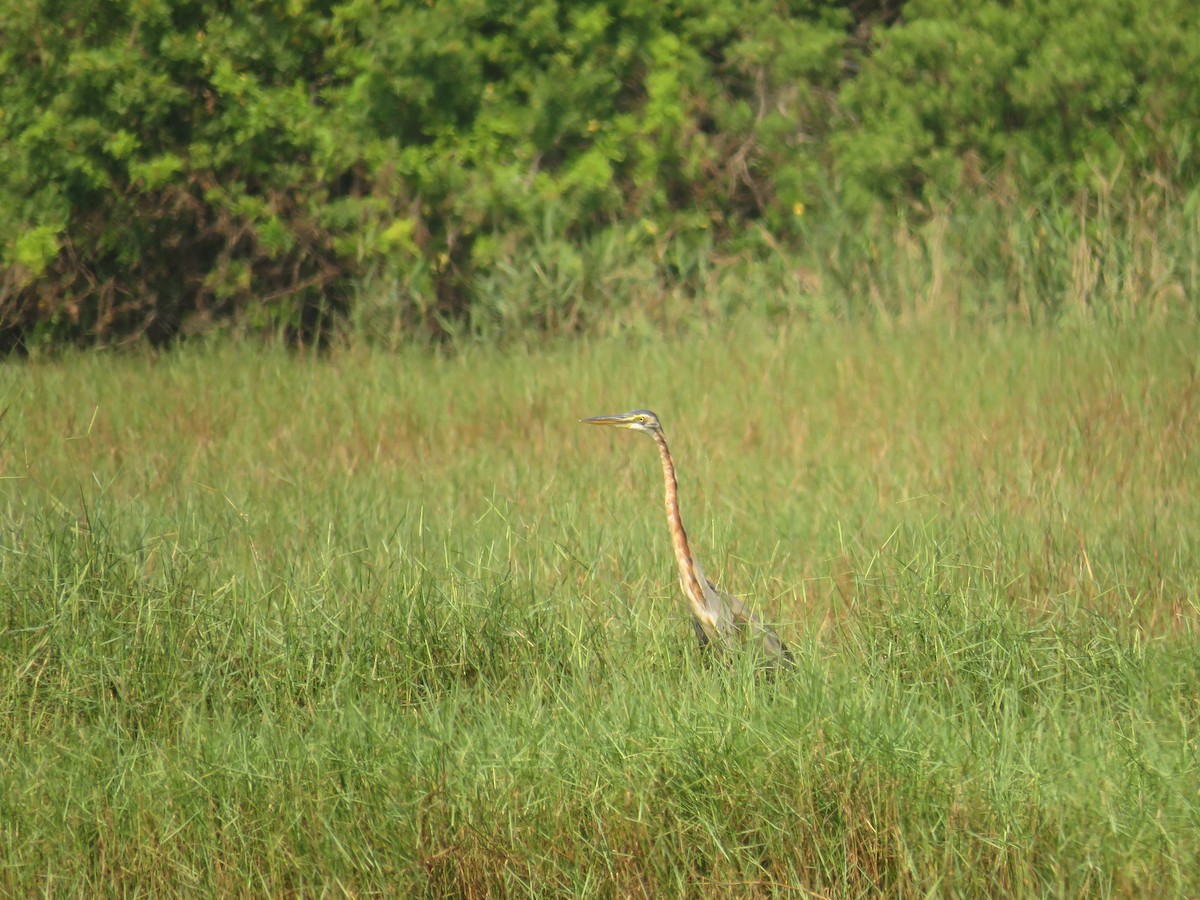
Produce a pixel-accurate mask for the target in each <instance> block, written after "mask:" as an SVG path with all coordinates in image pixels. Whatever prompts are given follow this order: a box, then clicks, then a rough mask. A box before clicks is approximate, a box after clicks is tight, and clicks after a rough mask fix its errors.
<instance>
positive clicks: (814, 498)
mask: <svg viewBox="0 0 1200 900" xmlns="http://www.w3.org/2000/svg"><path fill="white" fill-rule="evenodd" d="M1197 346H1200V329H1198V328H1197V327H1196V326H1194V325H1176V326H1173V327H1165V326H1126V327H1122V328H1117V327H1105V326H1099V325H1092V324H1087V323H1084V322H1080V323H1077V324H1075V325H1071V324H1063V325H1061V326H1060V327H1056V328H1052V329H1051V328H1045V329H1026V328H1018V327H1012V326H987V327H983V326H981V327H978V328H963V327H960V328H958V329H957V330H955V331H950V330H946V329H938V328H934V327H919V326H913V327H899V328H893V329H886V328H882V327H879V328H871V327H867V326H861V327H855V326H821V327H809V328H800V327H782V328H767V327H766V326H762V325H757V324H755V323H754V322H751V321H745V322H742V323H740V324H737V325H736V326H734V327H733V329H732V330H731V331H729V332H719V333H718V332H717V331H715V330H714V331H713V332H712V333H703V332H692V333H691V334H689V335H688V336H686V337H683V338H677V339H673V340H670V339H664V338H657V337H638V338H627V339H617V338H613V339H609V340H599V341H593V342H564V343H561V344H552V345H550V346H547V347H544V348H542V349H537V350H522V349H510V350H508V351H500V350H491V349H482V348H480V349H471V348H467V349H465V350H464V351H463V352H461V353H458V354H456V355H454V356H438V355H434V354H431V353H428V352H424V351H419V350H402V351H400V352H398V353H395V354H384V353H376V352H370V351H366V350H342V351H337V352H334V353H332V354H331V355H329V356H327V357H320V358H315V357H305V356H299V357H297V356H294V355H288V354H286V353H283V352H276V351H270V350H267V351H264V350H262V349H261V348H252V347H248V346H226V347H220V348H210V349H203V348H184V349H183V350H182V351H180V352H175V353H172V354H166V355H162V356H141V355H133V356H112V355H77V356H68V357H66V358H63V359H60V360H57V361H54V362H37V361H34V362H31V363H29V364H26V365H23V366H14V365H10V366H8V367H7V368H5V369H4V370H3V372H2V373H0V379H2V382H0V405H6V406H7V407H8V413H7V416H6V417H5V418H4V419H3V421H2V422H0V438H2V440H3V443H2V446H0V465H2V469H0V476H2V477H3V480H2V481H0V491H2V499H0V545H2V546H0V596H2V597H3V605H2V607H0V676H2V677H0V847H2V851H0V893H4V894H13V895H27V894H32V893H38V892H46V893H55V894H77V893H85V892H86V893H90V892H92V891H96V890H99V891H102V892H105V893H121V894H126V893H127V894H139V893H142V894H156V895H157V894H162V893H164V892H167V891H171V892H194V891H203V892H216V891H220V892H222V893H234V894H238V893H269V894H287V893H300V894H320V893H331V894H335V895H339V894H369V893H374V892H379V893H387V894H396V893H412V892H418V893H433V894H440V893H449V894H455V895H470V896H483V895H497V894H515V895H527V894H536V895H543V894H554V893H558V894H563V895H570V896H587V895H599V896H627V895H633V896H637V895H643V896H669V895H676V894H690V895H696V896H711V895H726V894H727V895H746V894H773V893H787V889H788V887H789V886H795V887H799V888H801V889H803V890H807V891H811V892H813V893H815V894H819V895H822V896H852V895H862V894H873V893H883V894H886V895H899V896H919V895H922V896H923V895H926V894H930V893H933V894H947V895H957V894H965V895H994V894H996V893H1001V892H1004V893H1017V894H1027V895H1039V896H1041V895H1046V894H1066V895H1077V894H1087V895H1097V894H1099V895H1118V896H1145V895H1147V894H1154V895H1162V894H1177V895H1195V894H1197V893H1200V858H1198V857H1200V771H1198V769H1197V764H1198V761H1200V760H1198V756H1197V740H1198V738H1200V733H1198V732H1200V727H1198V726H1200V722H1198V716H1200V701H1198V699H1197V698H1200V654H1198V653H1197V651H1198V649H1200V648H1198V647H1197V617H1198V616H1200V552H1198V551H1200V546H1198V541H1197V535H1198V533H1200V531H1198V523H1200V457H1198V456H1197V451H1196V449H1195V448H1196V447H1197V446H1200V371H1198V369H1197V363H1196V358H1197V357H1196V353H1195V348H1196V347H1197ZM636 406H649V407H651V408H653V409H655V410H656V411H657V412H658V413H659V414H660V416H661V417H662V419H663V423H664V426H665V428H666V431H667V435H668V438H669V439H670V440H671V441H672V446H673V449H674V451H675V455H676V457H677V463H678V465H679V469H680V481H681V483H680V490H681V496H682V502H683V506H684V509H683V513H684V516H685V519H686V521H687V523H688V525H689V528H690V532H691V534H692V538H693V542H694V544H695V545H696V550H697V552H698V554H699V555H700V557H701V559H702V560H703V561H704V562H705V566H706V569H707V570H708V572H709V574H710V575H711V576H713V577H714V579H715V580H717V581H718V582H719V583H721V584H722V586H724V587H726V588H728V589H732V590H734V591H736V592H738V593H741V594H745V595H748V596H749V597H750V598H751V599H752V601H753V602H754V604H755V605H756V606H757V607H758V608H759V609H761V610H762V611H763V612H764V613H765V614H766V615H767V617H768V618H769V619H770V620H772V621H773V622H775V623H776V624H777V625H778V627H779V630H780V632H781V633H782V634H783V635H784V636H785V638H787V639H788V640H789V641H790V643H791V644H792V645H793V647H794V649H795V651H796V656H797V660H798V664H797V667H796V670H795V671H794V672H791V673H786V674H784V675H782V676H781V677H779V678H777V679H776V680H774V681H771V680H767V679H764V678H762V677H760V676H758V675H756V673H755V671H754V668H753V661H752V660H751V659H749V658H737V659H734V660H733V662H732V664H731V665H730V666H716V667H706V666H705V665H704V664H703V663H702V661H701V660H699V659H698V658H697V654H696V652H695V649H694V647H693V646H692V643H691V641H692V638H691V631H690V627H689V626H688V624H687V622H686V618H685V613H684V609H683V605H682V601H681V599H680V597H679V595H678V587H677V584H676V581H675V575H674V571H673V561H672V559H671V556H670V549H669V545H668V542H667V539H666V529H665V526H664V523H663V521H662V502H661V486H660V484H659V481H658V478H659V472H658V464H657V460H656V459H655V455H654V450H653V447H652V446H651V445H650V443H649V442H648V441H646V440H645V439H643V438H641V437H639V436H638V435H633V434H628V433H615V434H608V433H607V432H601V431H597V430H594V429H585V428H583V427H582V426H579V425H577V424H576V419H577V418H578V417H579V416H582V415H590V414H598V413H608V412H618V411H622V410H624V409H628V408H631V407H636Z"/></svg>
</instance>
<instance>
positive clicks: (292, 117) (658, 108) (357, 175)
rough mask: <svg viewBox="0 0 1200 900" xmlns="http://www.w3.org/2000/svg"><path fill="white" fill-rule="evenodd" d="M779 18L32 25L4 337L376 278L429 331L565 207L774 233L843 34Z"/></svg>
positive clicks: (7, 89) (11, 112)
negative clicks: (808, 120) (384, 271)
mask: <svg viewBox="0 0 1200 900" xmlns="http://www.w3.org/2000/svg"><path fill="white" fill-rule="evenodd" d="M772 9H773V7H772V6H771V5H770V4H768V3H765V2H760V3H758V4H755V5H754V7H753V8H752V9H749V10H748V9H746V8H745V7H744V6H743V5H739V4H734V3H725V4H723V5H718V6H715V7H710V6H708V5H696V6H689V5H684V6H681V7H673V8H672V7H645V6H644V5H638V4H625V3H613V4H599V5H595V6H592V7H580V8H574V9H567V8H560V6H559V4H557V3H554V2H549V0H538V2H529V3H525V4H521V5H519V6H517V7H513V6H512V5H511V4H500V3H487V2H475V3H468V4H456V5H454V6H446V5H432V4H425V3H416V2H392V3H384V4H365V3H354V2H351V3H344V4H339V5H321V4H282V3H272V4H265V5H264V4H260V5H257V6H254V7H246V8H238V9H236V10H227V9H226V8H225V7H224V6H223V5H220V4H211V3H196V4H189V5H186V6H183V7H179V6H172V5H170V4H162V3H150V4H146V3H134V2H117V3H111V4H107V5H106V6H105V7H104V9H103V11H102V12H101V13H99V14H97V13H96V12H95V11H94V10H93V9H92V8H91V7H90V6H89V7H88V8H87V9H86V10H85V9H84V8H83V7H82V6H79V5H78V4H75V3H72V2H60V3H49V2H43V3H40V4H34V5H32V6H29V7H27V8H26V9H25V11H24V12H22V13H19V14H15V15H14V16H13V17H12V18H11V20H10V21H9V22H8V23H7V28H6V31H7V34H6V42H5V46H4V48H3V50H2V51H0V53H2V54H3V56H2V57H0V65H2V68H3V71H4V73H5V79H4V82H3V84H4V86H3V88H2V91H3V95H2V96H0V103H2V105H3V108H4V109H5V110H6V115H5V117H4V119H3V120H2V122H0V125H2V127H3V134H2V135H0V137H2V138H3V141H2V142H0V146H3V147H4V150H3V158H2V159H0V163H2V164H3V169H4V171H5V179H4V181H3V182H2V183H0V199H3V201H4V204H3V205H4V206H5V209H6V212H5V214H4V215H5V216H6V219H5V221H4V222H3V223H0V224H3V225H4V226H5V228H4V230H5V232H6V233H7V234H9V235H11V236H12V237H11V238H10V239H9V242H8V243H7V244H6V246H5V247H4V248H0V253H2V254H3V255H2V257H0V263H2V264H3V265H4V267H5V268H6V269H7V271H8V272H9V276H8V278H7V279H6V287H5V289H4V294H3V296H0V313H3V316H4V319H3V325H4V326H5V328H6V330H7V331H8V332H9V333H10V334H11V333H12V331H13V330H16V331H17V332H22V331H26V330H28V329H30V328H32V327H34V326H36V325H38V324H39V323H46V322H50V323H52V324H51V327H50V329H49V331H48V332H46V333H45V334H44V335H43V337H44V338H45V339H46V340H55V339H57V338H61V337H69V336H72V335H91V336H93V337H95V338H99V339H101V340H108V339H114V338H117V337H120V336H122V335H125V334H129V333H137V332H139V331H146V332H149V333H150V334H151V336H152V337H157V338H160V339H161V338H165V337H169V336H170V335H172V334H174V333H176V332H177V331H178V330H180V329H181V328H198V327H204V325H205V322H206V321H211V320H214V319H218V318H220V317H223V316H225V315H227V314H229V313H231V312H236V311H251V310H253V309H255V308H257V307H260V306H264V305H265V306H266V317H265V318H263V315H262V314H254V315H252V316H251V320H261V321H263V322H264V323H269V322H271V321H276V322H279V323H280V324H283V325H288V326H290V327H293V328H299V329H302V330H311V329H312V328H313V327H315V326H318V325H319V324H320V319H321V314H322V312H323V311H324V310H326V309H327V308H328V307H330V306H331V305H332V306H334V307H336V306H337V305H339V304H340V303H341V302H342V301H343V300H344V297H345V288H346V287H347V285H348V284H349V280H350V279H355V278H361V277H362V276H363V275H365V274H366V273H368V272H370V271H378V270H379V269H380V267H381V264H383V263H386V264H387V265H386V266H385V268H390V269H391V270H392V271H393V272H396V273H397V274H398V276H399V278H400V280H401V283H402V286H401V289H400V291H399V292H400V293H401V294H402V296H401V297H400V298H399V302H400V304H401V306H402V308H403V310H404V311H405V312H403V313H402V314H403V315H405V316H411V314H412V313H411V312H409V311H416V313H417V316H418V318H424V319H426V320H429V321H430V322H435V321H439V320H443V319H445V318H447V317H450V318H453V317H458V316H461V315H463V314H464V313H465V311H466V309H467V307H468V305H469V302H470V299H471V298H470V296H469V287H470V283H471V278H472V276H473V273H474V272H475V271H476V270H477V269H482V270H485V271H486V270H487V269H489V268H490V267H492V266H494V265H495V264H496V262H497V261H498V259H499V257H500V256H501V255H502V254H503V252H504V248H505V247H509V248H511V247H514V246H517V245H519V244H520V242H521V241H523V240H525V239H526V237H527V236H528V235H530V234H532V233H534V232H536V231H537V230H538V229H539V228H540V226H541V224H542V222H543V221H544V219H545V217H546V216H547V215H557V217H558V221H559V222H561V223H563V224H564V228H563V231H562V237H564V238H566V239H574V238H577V237H580V236H584V235H587V234H589V233H593V232H595V231H596V230H598V229H603V228H604V227H606V226H607V224H608V223H610V222H612V221H614V220H616V219H619V218H623V217H627V216H639V217H640V216H645V217H649V218H650V219H652V220H653V221H655V222H656V223H657V227H658V228H660V229H661V230H663V231H666V230H668V229H676V228H683V229H685V230H687V229H691V230H695V229H700V230H703V229H707V228H710V227H714V226H716V227H719V228H721V229H722V230H725V231H727V230H728V229H729V228H730V227H732V223H734V222H736V221H738V220H743V219H745V218H747V217H759V216H762V215H768V214H769V215H771V216H772V217H773V218H775V219H778V220H781V221H782V220H784V219H786V216H785V215H784V214H783V213H781V212H780V211H779V210H780V209H784V208H790V204H791V203H792V202H793V198H792V195H793V194H795V193H796V191H798V190H802V188H803V185H804V184H805V182H806V179H810V180H811V179H812V178H813V177H814V176H815V174H816V170H815V168H814V167H813V164H812V162H811V161H809V162H804V161H799V162H798V161H795V160H793V161H791V162H786V161H785V157H789V156H791V150H790V148H789V146H788V142H789V140H790V134H791V132H790V130H789V128H788V127H786V125H783V124H782V123H785V122H786V121H791V119H793V118H794V117H795V116H797V115H814V116H815V112H816V110H818V109H819V108H820V106H821V104H822V102H823V100H822V97H821V95H820V94H819V93H818V88H819V87H820V86H821V85H822V84H828V83H830V81H831V77H830V72H831V70H832V69H833V68H834V67H835V65H836V61H837V59H838V57H839V53H840V50H839V47H840V43H841V31H840V28H841V26H842V24H843V16H841V15H840V14H837V13H834V14H829V13H819V12H815V11H814V9H813V8H810V7H808V6H806V5H801V6H800V7H799V8H798V9H797V11H796V12H794V13H788V14H787V15H786V16H784V23H783V25H782V27H780V26H779V25H777V24H776V23H774V22H773V21H772V16H771V15H769V13H770V11H771V10H772ZM746 23H749V24H746ZM781 116H782V119H781V118H780V117H781ZM756 120H762V122H763V124H764V128H763V129H762V133H761V135H759V136H756V134H755V127H754V126H755V122H756ZM781 126H782V127H781ZM735 135H736V137H734V136H735ZM777 165H778V166H782V168H783V169H784V170H785V171H786V172H788V173H791V174H789V175H787V177H786V178H785V181H786V182H787V183H788V184H789V185H791V186H790V187H789V188H788V189H787V191H785V192H784V196H782V198H781V199H779V200H777V199H776V198H775V196H774V194H775V192H774V188H773V186H772V179H771V177H770V175H769V172H770V171H771V170H772V169H774V168H775V167H776V166H777ZM780 204H782V206H781V205H780ZM567 223H569V227H568V226H567Z"/></svg>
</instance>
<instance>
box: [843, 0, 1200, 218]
mask: <svg viewBox="0 0 1200 900" xmlns="http://www.w3.org/2000/svg"><path fill="white" fill-rule="evenodd" d="M840 100H841V108H842V111H843V112H844V113H845V114H846V115H847V116H849V117H850V119H851V121H852V123H853V124H852V125H850V126H848V127H843V128H842V129H840V131H839V133H838V135H837V137H836V138H835V139H834V142H833V144H834V146H833V160H834V168H835V170H836V171H837V173H838V175H839V176H840V182H841V184H842V185H843V187H844V191H845V194H846V198H847V200H849V201H850V202H851V204H852V205H857V206H860V207H862V206H869V205H870V204H872V203H874V202H875V201H877V200H878V199H879V198H887V199H892V200H902V201H903V200H907V199H911V198H914V197H915V198H918V199H931V198H936V197H938V196H941V197H946V196H949V195H952V194H954V193H955V192H956V191H958V190H960V189H961V188H963V187H967V188H972V187H975V186H978V185H979V183H980V181H981V180H982V179H984V178H985V177H986V176H987V175H988V174H989V173H991V172H993V171H995V170H996V169H997V167H1000V166H1001V165H1006V164H1007V165H1010V166H1011V167H1012V168H1014V169H1015V170H1016V177H1017V181H1018V183H1019V184H1020V185H1021V186H1022V188H1023V189H1024V190H1030V189H1035V190H1036V189H1038V188H1049V189H1050V191H1051V192H1061V193H1065V194H1066V195H1067V196H1068V197H1070V196H1071V195H1072V194H1073V193H1075V192H1076V191H1078V190H1081V189H1082V190H1090V191H1095V192H1107V191H1110V190H1111V189H1112V187H1113V184H1112V182H1113V181H1114V180H1116V179H1118V178H1122V179H1125V182H1124V183H1125V185H1126V186H1127V187H1128V186H1134V187H1137V186H1138V177H1139V176H1141V175H1144V174H1146V173H1147V172H1152V173H1154V174H1155V175H1159V176H1162V175H1165V176H1166V177H1167V178H1169V179H1171V180H1173V181H1175V182H1176V183H1180V182H1183V183H1188V182H1194V181H1195V179H1196V177H1197V175H1200V165H1198V164H1197V163H1198V162H1200V159H1198V157H1197V155H1196V151H1195V149H1194V146H1193V143H1192V142H1193V141H1194V139H1195V135H1196V124H1195V123H1196V122H1197V121H1200V28H1198V27H1197V26H1196V23H1195V8H1194V6H1193V4H1191V3H1187V2H1181V0H1161V2H1159V0H1054V2H1049V3H1046V2H1042V3H1028V2H1019V3H1000V2H986V3H975V4H962V3H956V2H952V0H911V2H909V3H908V4H907V5H906V6H905V21H903V22H901V23H898V24H896V25H895V26H894V27H891V28H889V29H887V30H885V31H882V32H880V33H878V35H877V38H876V42H875V46H874V47H873V50H872V53H871V55H870V58H869V59H868V60H867V61H866V63H865V65H864V67H863V70H862V72H861V73H860V74H859V75H858V77H856V78H854V79H852V80H849V81H847V82H846V84H845V86H844V88H843V90H842V92H841V96H840Z"/></svg>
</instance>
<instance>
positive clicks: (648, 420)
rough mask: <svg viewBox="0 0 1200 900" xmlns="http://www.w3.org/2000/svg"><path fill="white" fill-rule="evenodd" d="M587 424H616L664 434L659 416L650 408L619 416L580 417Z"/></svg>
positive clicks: (650, 432) (636, 429) (621, 426)
mask: <svg viewBox="0 0 1200 900" xmlns="http://www.w3.org/2000/svg"><path fill="white" fill-rule="evenodd" d="M579 421H580V422H583V423H584V424H585V425H615V426H617V427H618V428H632V429H633V430H634V431H644V432H646V433H647V434H662V425H661V424H659V421H658V416H656V415H655V414H654V413H652V412H650V410H648V409H635V410H633V412H627V413H621V414H620V415H619V416H592V417H591V418H589V419H580V420H579Z"/></svg>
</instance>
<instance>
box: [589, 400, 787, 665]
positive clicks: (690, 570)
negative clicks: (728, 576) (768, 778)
mask: <svg viewBox="0 0 1200 900" xmlns="http://www.w3.org/2000/svg"><path fill="white" fill-rule="evenodd" d="M580 421H581V422H584V423H586V424H588V425H611V426H616V427H619V428H629V429H632V430H634V431H641V432H644V433H645V434H648V435H650V437H652V438H653V439H654V443H655V444H656V445H657V446H658V455H659V458H660V460H661V461H662V470H663V484H664V505H665V507H666V513H667V528H668V530H669V531H670V534H671V549H672V550H674V551H675V563H676V565H677V566H678V568H679V583H680V585H681V586H682V588H683V594H684V596H685V597H686V598H687V601H688V605H689V607H690V608H691V612H692V621H693V624H694V626H695V629H696V637H697V639H698V640H699V642H700V645H701V647H707V646H709V645H712V646H715V647H718V648H722V649H725V648H729V647H732V646H733V644H734V642H735V640H736V639H738V638H742V639H750V640H753V641H755V642H757V643H758V645H759V646H760V647H761V648H762V649H763V650H764V651H765V652H766V653H767V655H768V656H769V657H770V658H771V659H773V660H774V661H775V662H777V663H778V662H783V663H791V661H792V656H791V653H790V652H789V651H788V649H787V646H786V645H785V644H784V643H783V641H782V640H780V638H779V635H778V634H776V633H775V629H773V628H772V627H771V626H770V625H768V624H767V623H766V622H764V621H763V620H762V618H761V617H759V615H758V614H757V613H755V612H754V611H753V610H750V609H748V608H747V607H746V606H745V604H743V603H742V601H741V600H739V599H738V598H737V597H734V596H732V595H731V594H726V593H725V592H724V591H721V590H718V589H717V587H716V586H715V585H714V584H713V583H712V582H711V581H709V580H708V579H707V578H706V577H705V575H704V572H703V570H701V568H700V564H699V563H698V562H697V561H696V558H695V557H694V556H693V555H692V548H691V545H690V544H689V543H688V537H687V532H686V531H684V528H683V519H682V517H681V516H680V515H679V484H678V480H677V479H676V476H675V463H674V461H673V460H672V459H671V451H670V449H669V448H668V447H667V438H666V435H664V434H663V429H662V424H661V423H660V422H659V421H658V416H656V415H655V414H654V413H652V412H651V411H650V410H648V409H635V410H633V411H632V412H627V413H622V414H621V415H617V416H593V417H591V418H587V419H580Z"/></svg>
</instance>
